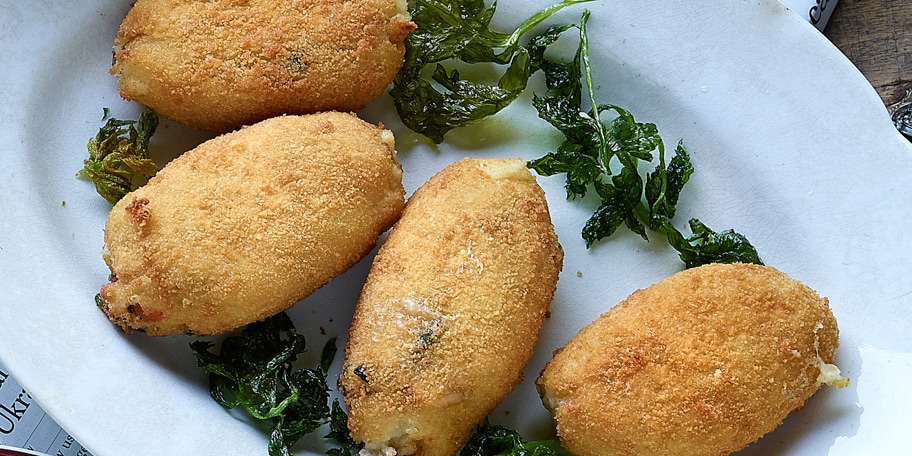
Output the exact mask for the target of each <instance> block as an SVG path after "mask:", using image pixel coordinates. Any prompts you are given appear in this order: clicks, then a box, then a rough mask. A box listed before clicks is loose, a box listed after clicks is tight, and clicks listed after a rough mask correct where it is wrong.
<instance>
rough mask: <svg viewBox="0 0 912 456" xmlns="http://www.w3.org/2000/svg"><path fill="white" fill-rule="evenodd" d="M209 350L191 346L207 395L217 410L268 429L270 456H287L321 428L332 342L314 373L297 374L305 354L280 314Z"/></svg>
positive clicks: (205, 346)
mask: <svg viewBox="0 0 912 456" xmlns="http://www.w3.org/2000/svg"><path fill="white" fill-rule="evenodd" d="M212 346H213V344H212V343H211V342H208V341H197V342H194V343H192V344H191V348H192V350H193V353H194V354H195V355H196V357H197V360H198V363H199V366H200V367H201V368H202V369H203V370H204V371H205V372H207V373H208V374H209V392H210V395H211V396H212V398H213V399H215V400H216V402H218V403H219V404H221V405H222V406H223V407H225V408H228V409H231V408H235V407H243V408H244V410H246V411H247V412H248V413H249V414H250V415H251V416H253V417H254V418H257V419H260V420H271V421H272V423H273V428H272V433H271V435H270V442H269V455H270V456H279V455H281V456H286V455H290V454H291V451H290V447H291V446H292V445H294V443H295V442H297V441H298V440H299V439H300V438H301V437H303V436H304V435H305V434H309V433H311V432H313V431H315V430H316V429H317V428H319V427H320V426H322V425H323V424H325V423H326V421H327V420H328V419H329V415H330V407H329V405H328V402H329V387H328V386H327V383H326V370H327V369H328V368H329V365H330V364H331V363H332V359H333V357H334V356H335V353H336V349H335V339H331V340H330V341H329V342H327V345H326V346H325V347H324V349H323V352H322V356H321V361H320V367H318V368H316V369H297V370H295V369H294V368H293V367H292V364H293V363H294V361H295V360H296V359H297V357H298V355H300V354H301V353H304V351H306V344H305V340H304V336H303V335H301V334H298V333H297V331H296V330H295V328H294V324H293V323H292V322H291V319H290V318H288V316H287V315H286V314H285V313H280V314H277V315H276V316H274V317H271V318H269V319H266V320H264V321H262V322H257V323H252V324H250V325H247V326H246V327H244V330H243V331H242V332H241V334H240V335H237V336H232V337H228V338H226V339H225V340H224V341H222V344H221V349H220V353H219V354H214V353H212V352H211V351H210V349H211V348H212Z"/></svg>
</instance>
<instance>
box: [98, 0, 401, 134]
mask: <svg viewBox="0 0 912 456" xmlns="http://www.w3.org/2000/svg"><path fill="white" fill-rule="evenodd" d="M414 28H415V24H413V23H412V22H411V21H410V20H409V19H408V16H407V13H406V11H405V8H404V5H403V4H402V3H400V2H396V1H390V0H347V1H340V0H303V1H302V0H280V1H275V0H213V1H206V2H201V1H195V0H138V1H137V2H136V4H135V5H134V6H133V8H132V9H131V10H130V12H129V13H128V14H127V16H126V18H125V19H124V21H123V23H122V24H121V26H120V29H119V31H118V34H117V37H116V39H115V40H114V49H115V54H114V65H113V67H112V68H111V74H114V75H117V76H118V78H119V80H120V94H121V96H122V97H123V98H125V99H128V100H135V101H138V102H140V103H142V104H144V105H146V106H149V107H151V108H152V109H153V110H155V111H156V112H157V113H159V114H161V115H163V116H166V117H168V118H171V119H174V120H176V121H178V122H181V123H184V124H186V125H189V126H191V127H194V128H199V129H204V130H215V131H221V132H224V131H230V130H233V129H236V128H238V127H240V126H241V125H249V124H252V123H255V122H257V121H259V120H262V119H266V118H269V117H273V116H277V115H280V114H305V113H313V112H318V111H327V110H339V111H352V110H357V109H360V108H361V107H363V106H364V104H365V103H367V102H369V101H371V100H373V99H375V98H377V97H379V96H380V95H381V93H382V92H383V90H384V89H385V88H386V87H387V86H388V85H389V83H390V82H391V81H392V80H393V78H394V77H395V75H396V73H397V72H398V71H399V68H400V67H401V65H402V58H403V55H404V53H405V47H404V44H403V41H404V40H405V37H406V36H407V35H408V34H409V33H410V32H411V31H412V30H414Z"/></svg>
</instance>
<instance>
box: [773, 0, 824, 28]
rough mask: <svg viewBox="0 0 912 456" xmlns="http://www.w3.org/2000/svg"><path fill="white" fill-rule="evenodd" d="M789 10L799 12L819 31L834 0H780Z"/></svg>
mask: <svg viewBox="0 0 912 456" xmlns="http://www.w3.org/2000/svg"><path fill="white" fill-rule="evenodd" d="M780 1H781V2H782V3H783V4H784V5H785V6H787V7H789V9H790V10H792V11H795V12H796V13H798V14H800V15H801V17H803V18H804V19H805V20H807V21H808V22H810V23H811V24H813V25H814V27H817V30H820V31H821V32H822V31H823V29H824V28H825V27H826V24H827V22H828V21H829V20H830V16H831V15H832V14H833V8H835V7H836V0H780Z"/></svg>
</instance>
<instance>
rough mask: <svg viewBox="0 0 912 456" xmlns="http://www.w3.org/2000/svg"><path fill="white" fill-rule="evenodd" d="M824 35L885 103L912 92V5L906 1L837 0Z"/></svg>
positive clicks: (890, 102) (888, 103)
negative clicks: (910, 90)
mask: <svg viewBox="0 0 912 456" xmlns="http://www.w3.org/2000/svg"><path fill="white" fill-rule="evenodd" d="M824 34H825V35H826V36H827V38H829V39H830V41H832V42H833V44H835V45H836V46H837V47H838V48H839V49H840V50H841V51H842V52H843V53H844V54H845V55H846V57H848V58H849V60H851V61H852V62H853V63H854V64H855V66H857V67H858V69H859V70H861V72H862V73H863V74H864V75H865V77H867V78H868V81H870V82H871V85H873V86H874V89H875V90H877V93H879V94H880V98H881V99H882V100H883V102H884V103H885V104H887V105H891V104H893V103H896V102H897V101H899V100H900V99H901V98H902V97H903V95H905V93H906V91H907V90H909V89H912V5H910V4H909V3H907V2H906V1H900V0H895V1H894V0H839V2H838V3H837V4H836V8H835V9H834V10H833V15H832V16H831V17H830V21H829V23H828V24H827V28H826V30H825V31H824Z"/></svg>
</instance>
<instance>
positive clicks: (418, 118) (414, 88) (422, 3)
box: [390, 0, 591, 143]
mask: <svg viewBox="0 0 912 456" xmlns="http://www.w3.org/2000/svg"><path fill="white" fill-rule="evenodd" d="M586 1H591V0H563V1H561V2H560V3H557V4H554V5H551V6H549V7H547V8H545V9H543V10H541V11H539V12H537V13H536V14H534V15H533V16H532V17H530V18H528V19H526V20H525V21H524V22H523V23H522V24H520V26H519V27H517V29H516V30H515V31H513V33H510V34H506V33H498V32H494V31H492V30H491V29H490V23H491V19H492V18H493V17H494V12H495V9H496V6H497V4H496V2H495V3H493V4H492V5H491V6H490V7H486V6H485V2H484V0H412V1H411V2H410V8H409V9H410V12H411V15H412V21H414V22H415V24H417V25H418V28H417V30H415V31H414V32H412V33H411V34H410V35H409V36H408V38H406V40H405V59H404V62H403V65H402V69H401V70H399V73H398V75H397V76H396V79H395V80H394V81H393V88H392V90H391V91H390V94H391V95H392V97H393V100H394V103H395V105H396V110H397V111H398V113H399V117H400V118H401V119H402V121H403V123H404V124H405V125H406V126H407V127H409V128H411V129H412V130H414V131H416V132H418V133H421V134H423V135H425V136H427V137H428V138H430V139H431V140H433V141H434V142H435V143H440V142H443V136H444V135H445V134H446V133H447V132H448V131H450V130H451V129H453V128H457V127H462V126H466V125H470V124H472V123H474V122H477V121H479V120H481V119H483V118H485V117H487V116H490V115H492V114H495V113H497V112H498V111H500V110H501V109H503V108H505V107H506V106H508V105H509V104H510V103H512V102H513V100H515V99H516V98H517V97H518V96H519V95H520V93H522V91H523V90H524V89H525V88H526V83H527V82H528V80H529V77H530V76H531V75H532V74H533V73H534V72H535V71H537V68H538V63H537V60H536V59H534V58H533V55H532V54H530V52H529V50H528V49H527V48H526V47H524V46H522V45H520V44H519V40H520V38H521V37H522V36H523V35H524V34H525V33H526V32H528V31H529V30H530V29H532V28H533V27H535V26H536V25H538V24H539V23H541V22H542V21H544V20H545V19H547V18H548V17H549V16H551V15H552V14H553V13H555V12H556V11H559V10H561V9H563V8H564V7H567V6H570V5H573V4H576V3H582V2H586ZM445 61H456V62H463V63H467V64H478V63H488V64H497V65H506V69H505V70H504V71H503V73H502V74H501V75H500V78H499V79H498V81H497V83H496V84H495V85H491V84H487V83H484V82H476V81H471V80H468V79H464V78H463V77H462V75H461V74H460V73H459V71H457V70H455V69H452V70H447V68H446V67H445V66H444V65H443V62H445ZM430 65H434V68H433V70H432V71H431V72H430V77H429V78H428V77H426V72H425V68H426V67H429V66H430Z"/></svg>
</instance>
